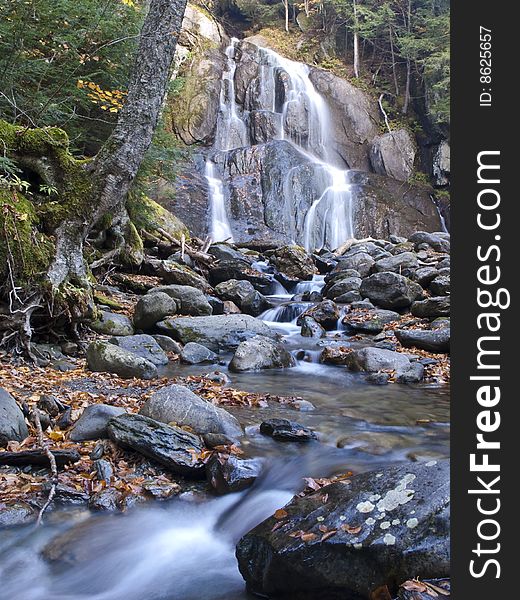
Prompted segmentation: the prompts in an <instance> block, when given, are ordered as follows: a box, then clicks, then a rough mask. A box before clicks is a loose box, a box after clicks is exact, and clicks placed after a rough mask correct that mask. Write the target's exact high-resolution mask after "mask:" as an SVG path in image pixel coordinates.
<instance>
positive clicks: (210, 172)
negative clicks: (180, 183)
mask: <svg viewBox="0 0 520 600" xmlns="http://www.w3.org/2000/svg"><path fill="white" fill-rule="evenodd" d="M205 177H206V179H207V181H208V187H209V196H210V219H211V221H210V223H211V229H210V235H211V239H212V240H213V241H215V242H223V241H224V240H227V241H229V242H232V241H233V234H232V232H231V227H230V226H229V221H228V218H227V214H226V199H225V196H224V185H223V183H222V179H220V177H219V176H218V174H217V171H216V167H215V163H213V162H212V161H211V160H207V161H206V171H205Z"/></svg>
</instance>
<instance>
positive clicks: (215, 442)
mask: <svg viewBox="0 0 520 600" xmlns="http://www.w3.org/2000/svg"><path fill="white" fill-rule="evenodd" d="M202 439H203V440H204V444H205V445H206V447H207V448H217V447H218V446H231V445H233V444H235V445H237V440H233V439H232V438H230V437H229V436H227V435H226V434H224V433H205V434H204V435H203V436H202Z"/></svg>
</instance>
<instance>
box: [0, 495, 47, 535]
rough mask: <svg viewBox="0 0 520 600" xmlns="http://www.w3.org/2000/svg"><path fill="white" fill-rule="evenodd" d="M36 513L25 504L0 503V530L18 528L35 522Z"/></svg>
mask: <svg viewBox="0 0 520 600" xmlns="http://www.w3.org/2000/svg"><path fill="white" fill-rule="evenodd" d="M37 516H38V513H37V512H36V510H34V508H33V507H32V506H31V505H29V504H27V503H26V502H22V501H18V500H8V501H7V502H0V529H2V528H3V527H19V526H20V525H27V524H28V523H32V522H34V521H36V518H37Z"/></svg>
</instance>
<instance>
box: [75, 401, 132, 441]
mask: <svg viewBox="0 0 520 600" xmlns="http://www.w3.org/2000/svg"><path fill="white" fill-rule="evenodd" d="M124 413H125V410H124V409H123V408H119V407H117V406H110V405H108V404H91V405H90V406H87V407H86V408H85V410H84V411H83V413H82V414H81V417H80V418H79V419H78V420H77V421H76V423H74V426H73V427H72V429H71V430H70V433H69V438H70V439H71V440H72V441H74V442H82V441H84V440H98V439H99V438H106V437H108V433H107V423H108V422H109V421H110V419H111V418H112V417H118V416H119V415H122V414H124Z"/></svg>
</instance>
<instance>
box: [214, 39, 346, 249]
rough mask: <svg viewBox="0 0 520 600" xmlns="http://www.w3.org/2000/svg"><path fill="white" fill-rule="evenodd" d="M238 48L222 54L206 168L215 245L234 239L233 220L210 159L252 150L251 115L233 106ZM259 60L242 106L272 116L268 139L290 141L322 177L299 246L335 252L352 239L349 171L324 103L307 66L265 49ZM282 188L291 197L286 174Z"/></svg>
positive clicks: (222, 184) (235, 43) (219, 176)
mask: <svg viewBox="0 0 520 600" xmlns="http://www.w3.org/2000/svg"><path fill="white" fill-rule="evenodd" d="M238 44H239V40H237V39H236V38H233V39H232V40H231V43H230V45H229V46H228V48H227V49H226V56H227V66H226V69H225V70H224V73H223V76H222V85H221V95H220V112H219V116H218V121H217V132H216V135H215V143H214V146H213V149H212V151H211V152H210V157H208V158H207V162H206V173H205V175H206V179H207V181H208V184H209V204H210V211H211V222H210V232H211V235H212V239H213V240H214V241H222V240H224V239H229V238H230V237H232V234H231V228H230V225H229V223H230V221H231V222H232V219H230V218H229V215H228V214H227V209H226V197H227V196H228V195H229V194H228V193H227V192H226V184H225V179H224V177H223V176H222V174H218V173H217V172H216V166H215V165H214V163H213V162H212V159H211V155H212V154H213V153H214V152H216V151H220V152H222V151H224V152H229V151H231V150H234V149H236V148H243V147H245V146H249V145H250V144H251V142H250V136H249V133H248V132H249V117H250V115H249V111H247V110H245V109H244V108H243V107H239V106H237V102H236V93H235V82H234V79H235V72H236V69H237V61H236V55H237V47H238ZM259 57H260V58H259V61H260V68H259V79H258V82H257V88H256V91H257V93H256V95H255V98H254V99H251V98H246V102H245V103H246V104H248V103H249V104H250V103H254V105H255V110H258V111H268V112H269V113H270V114H271V115H272V116H276V119H275V122H276V124H277V125H276V127H275V131H274V132H272V134H271V137H270V138H269V139H273V140H274V139H277V140H287V141H289V142H290V143H291V144H292V145H293V146H294V147H295V148H296V149H297V150H298V151H299V152H300V153H301V154H303V155H304V156H305V157H306V158H307V159H308V160H310V162H311V163H312V164H314V165H315V167H316V168H317V170H318V171H321V176H320V177H318V178H317V180H320V182H321V188H322V189H321V190H320V191H319V193H317V194H316V197H315V198H313V202H312V205H311V206H310V207H309V209H308V211H307V214H306V215H305V221H304V230H303V240H302V242H303V244H304V246H305V248H306V249H307V250H314V249H320V248H323V247H328V248H337V247H338V246H339V245H340V244H342V243H343V242H345V241H346V240H347V239H349V238H351V237H353V236H354V233H355V228H354V217H353V203H354V198H353V188H352V186H351V184H350V177H349V171H348V170H346V169H345V165H344V164H343V163H342V161H340V160H339V159H338V158H337V157H336V156H335V155H334V152H333V147H332V146H333V143H332V139H331V136H330V131H331V125H330V115H329V108H328V106H327V103H326V102H325V100H324V99H323V97H322V96H321V95H320V94H319V93H318V92H317V91H316V88H315V87H314V85H313V83H312V81H311V80H310V77H309V72H310V70H309V67H308V66H307V65H305V64H303V63H298V62H294V61H291V60H288V59H286V58H284V57H282V56H280V55H279V54H277V53H276V52H274V51H273V50H270V49H267V48H261V49H260V51H259ZM280 81H281V82H282V84H280ZM281 85H283V87H284V91H283V94H282V98H283V102H281V101H280V98H279V96H280V93H281V92H280V86H281ZM277 96H278V97H277ZM269 139H268V140H266V141H269ZM284 187H285V189H286V190H287V191H290V188H291V173H290V172H289V173H287V175H286V182H285V186H284ZM280 201H283V199H280Z"/></svg>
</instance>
